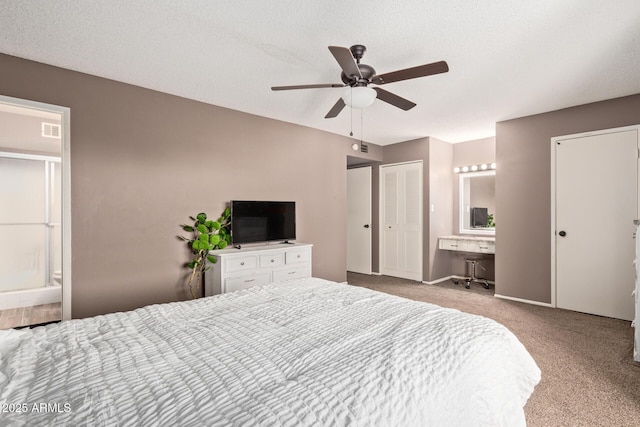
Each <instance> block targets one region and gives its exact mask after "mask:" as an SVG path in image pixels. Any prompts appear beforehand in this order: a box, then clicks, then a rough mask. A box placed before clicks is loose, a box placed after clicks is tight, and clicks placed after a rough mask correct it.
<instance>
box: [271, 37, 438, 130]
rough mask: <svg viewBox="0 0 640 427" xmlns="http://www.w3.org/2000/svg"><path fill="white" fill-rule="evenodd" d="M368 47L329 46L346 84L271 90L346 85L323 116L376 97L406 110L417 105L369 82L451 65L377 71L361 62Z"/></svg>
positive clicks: (360, 105)
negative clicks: (371, 86) (386, 71)
mask: <svg viewBox="0 0 640 427" xmlns="http://www.w3.org/2000/svg"><path fill="white" fill-rule="evenodd" d="M366 50H367V48H366V47H365V46H363V45H361V44H357V45H353V46H351V47H350V48H346V47H340V46H329V51H330V52H331V54H332V55H333V57H334V58H335V59H336V61H337V62H338V64H339V65H340V68H342V73H341V74H340V79H341V80H342V82H343V83H329V84H311V85H296V86H273V87H272V88H271V90H274V91H280V90H292V89H319V88H337V87H342V88H346V89H345V90H343V92H342V96H341V97H340V98H338V101H337V102H336V103H335V104H334V106H333V107H331V110H329V112H328V113H327V115H326V116H324V117H325V119H329V118H332V117H336V116H337V115H338V114H340V112H341V111H342V109H343V108H344V107H345V106H347V105H348V106H350V107H351V108H359V109H362V108H366V107H368V106H369V105H371V104H373V101H374V100H375V99H376V98H377V99H379V100H381V101H384V102H386V103H387V104H391V105H393V106H394V107H397V108H400V109H402V110H404V111H407V110H410V109H411V108H413V107H415V106H416V104H415V103H413V102H411V101H409V100H408V99H404V98H402V97H400V96H398V95H396V94H393V93H391V92H389V91H386V90H384V89H382V88H380V87H376V88H370V87H368V86H369V85H370V84H375V85H384V84H387V83H393V82H398V81H402V80H409V79H415V78H418V77H426V76H430V75H433V74H440V73H446V72H447V71H449V66H448V65H447V63H446V62H445V61H438V62H433V63H431V64H425V65H419V66H417V67H412V68H405V69H403V70H397V71H393V72H390V73H385V74H376V70H375V69H374V68H373V67H372V66H370V65H367V64H361V63H360V59H362V56H363V55H364V52H365V51H366Z"/></svg>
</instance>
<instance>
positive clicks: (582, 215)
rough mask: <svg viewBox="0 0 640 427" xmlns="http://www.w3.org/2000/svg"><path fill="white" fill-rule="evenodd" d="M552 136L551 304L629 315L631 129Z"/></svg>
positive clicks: (634, 180)
mask: <svg viewBox="0 0 640 427" xmlns="http://www.w3.org/2000/svg"><path fill="white" fill-rule="evenodd" d="M554 142H555V145H554V146H555V157H556V191H555V197H556V198H555V206H556V218H555V229H556V230H555V231H556V233H555V244H556V265H555V270H556V303H557V306H558V307H560V308H566V309H569V310H575V311H580V312H584V313H591V314H597V315H601V316H607V317H613V318H618V319H625V320H632V319H633V317H634V306H633V298H632V297H631V292H632V291H633V288H634V281H635V277H634V274H635V270H634V268H633V260H634V258H635V242H634V240H633V234H634V228H635V227H634V224H633V220H634V219H635V218H637V217H638V130H637V129H632V130H625V131H612V132H610V133H600V134H595V135H588V136H583V137H577V138H576V137H574V138H568V139H560V138H558V139H555V140H554Z"/></svg>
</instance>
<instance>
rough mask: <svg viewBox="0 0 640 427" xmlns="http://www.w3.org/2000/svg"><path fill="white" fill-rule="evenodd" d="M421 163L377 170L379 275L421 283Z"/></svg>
mask: <svg viewBox="0 0 640 427" xmlns="http://www.w3.org/2000/svg"><path fill="white" fill-rule="evenodd" d="M422 189H423V180H422V161H419V162H409V163H398V164H390V165H383V166H381V167H380V213H381V218H380V222H381V230H380V241H381V244H380V270H381V271H380V272H381V273H382V274H383V275H386V276H393V277H402V278H405V279H411V280H418V281H422V251H423V250H422V224H423V212H422V197H423V196H422V193H423V190H422Z"/></svg>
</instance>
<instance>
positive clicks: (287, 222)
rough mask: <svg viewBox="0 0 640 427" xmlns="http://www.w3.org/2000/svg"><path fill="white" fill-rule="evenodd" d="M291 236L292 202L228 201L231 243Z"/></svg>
mask: <svg viewBox="0 0 640 427" xmlns="http://www.w3.org/2000/svg"><path fill="white" fill-rule="evenodd" d="M295 238H296V203H295V202H260V201H245V200H232V201H231V240H232V242H233V244H234V245H238V244H241V243H254V242H270V241H278V240H280V241H286V240H293V239H295Z"/></svg>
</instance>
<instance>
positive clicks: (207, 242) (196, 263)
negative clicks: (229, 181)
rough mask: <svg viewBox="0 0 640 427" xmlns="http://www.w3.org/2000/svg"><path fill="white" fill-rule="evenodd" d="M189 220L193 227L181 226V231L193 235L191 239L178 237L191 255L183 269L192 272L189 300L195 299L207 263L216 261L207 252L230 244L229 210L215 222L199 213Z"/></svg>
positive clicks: (204, 214)
mask: <svg viewBox="0 0 640 427" xmlns="http://www.w3.org/2000/svg"><path fill="white" fill-rule="evenodd" d="M189 218H190V219H191V220H192V221H193V225H188V224H183V225H182V229H183V230H184V231H187V232H190V233H193V234H192V235H191V237H185V236H180V238H181V239H182V240H184V241H186V242H187V245H188V246H189V249H190V250H191V253H192V258H191V261H189V262H187V263H186V264H185V267H187V268H189V269H191V270H192V271H191V274H190V275H189V281H188V282H187V285H188V286H189V291H190V293H191V298H192V299H196V291H198V290H199V289H200V281H201V279H202V274H203V273H204V272H205V271H207V270H209V269H210V268H211V267H210V266H209V263H215V262H216V261H217V260H216V257H215V256H213V255H209V252H210V251H213V250H216V249H224V248H226V247H227V245H229V244H230V243H231V233H230V232H229V226H230V224H231V209H229V208H226V209H225V210H224V212H223V213H222V215H220V218H218V220H217V221H212V220H210V219H207V214H206V213H204V212H201V213H199V214H198V215H196V217H195V218H194V217H192V216H190V217H189Z"/></svg>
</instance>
